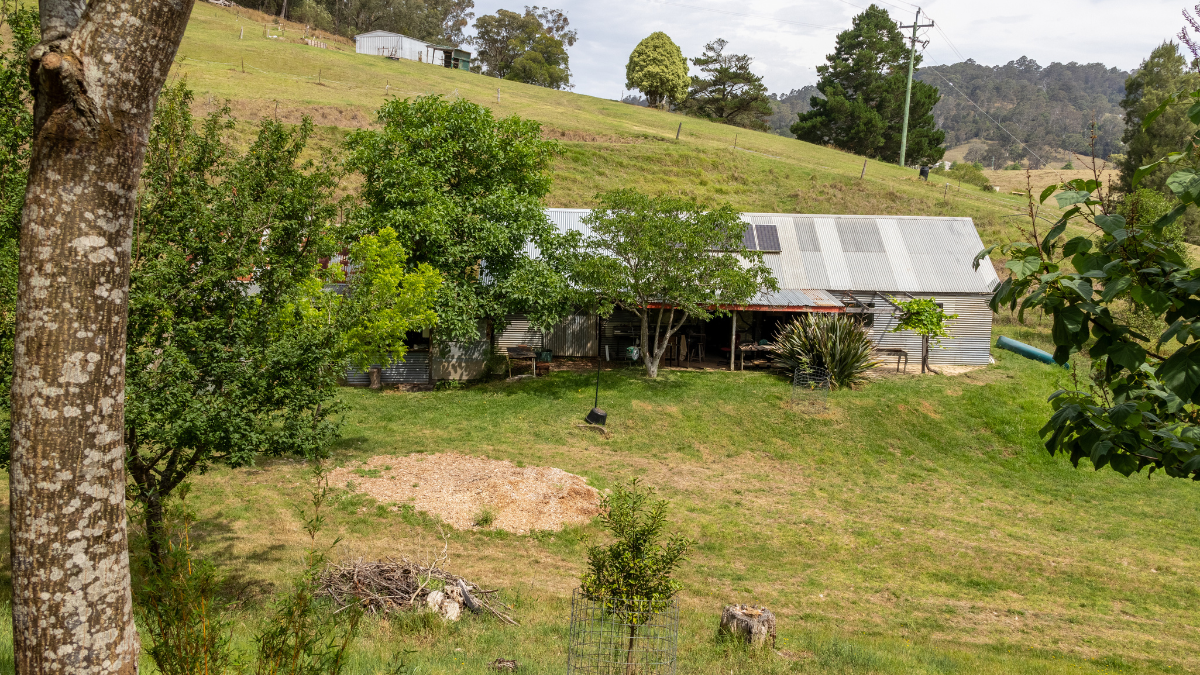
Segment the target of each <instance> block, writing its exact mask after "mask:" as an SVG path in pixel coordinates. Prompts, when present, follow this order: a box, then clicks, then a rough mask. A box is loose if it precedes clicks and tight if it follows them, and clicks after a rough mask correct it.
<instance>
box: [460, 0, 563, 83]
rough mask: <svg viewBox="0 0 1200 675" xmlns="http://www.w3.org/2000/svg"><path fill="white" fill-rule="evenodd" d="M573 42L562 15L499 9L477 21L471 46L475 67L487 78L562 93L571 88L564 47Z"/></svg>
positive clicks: (545, 9)
mask: <svg viewBox="0 0 1200 675" xmlns="http://www.w3.org/2000/svg"><path fill="white" fill-rule="evenodd" d="M575 40H576V33H575V31H574V30H571V29H570V22H569V21H568V19H567V16H566V14H564V13H563V12H561V11H559V10H556V9H550V8H548V7H537V6H533V7H526V8H525V13H524V14H518V13H516V12H512V11H509V10H507V9H501V10H499V11H497V12H496V13H495V14H489V15H485V16H481V17H479V18H478V19H476V20H475V37H473V38H471V44H473V45H475V47H476V48H477V50H478V54H476V63H477V64H478V65H479V66H480V67H481V69H483V71H484V72H486V73H487V74H488V75H491V76H493V77H499V78H503V79H506V80H513V81H514V82H524V83H526V84H536V85H538V86H542V87H549V88H551V89H563V88H567V87H569V86H570V85H571V68H570V59H569V57H568V56H567V47H570V46H572V45H574V44H575Z"/></svg>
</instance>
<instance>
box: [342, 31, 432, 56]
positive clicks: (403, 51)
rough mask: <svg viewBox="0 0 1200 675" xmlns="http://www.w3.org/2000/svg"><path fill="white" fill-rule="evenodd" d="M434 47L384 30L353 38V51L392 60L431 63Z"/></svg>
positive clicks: (422, 41)
mask: <svg viewBox="0 0 1200 675" xmlns="http://www.w3.org/2000/svg"><path fill="white" fill-rule="evenodd" d="M433 47H434V45H432V44H430V43H428V42H425V41H424V40H418V39H416V38H411V37H408V36H407V35H401V34H399V33H391V32H388V31H386V30H373V31H371V32H369V33H362V34H359V35H355V36H354V51H356V52H358V53H359V54H370V55H371V56H386V57H388V58H393V59H408V60H409V61H421V62H423V63H431V62H432V61H433V49H432V48H433Z"/></svg>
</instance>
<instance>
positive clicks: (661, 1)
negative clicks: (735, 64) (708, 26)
mask: <svg viewBox="0 0 1200 675" xmlns="http://www.w3.org/2000/svg"><path fill="white" fill-rule="evenodd" d="M842 1H843V2H845V0H842ZM655 2H656V3H658V4H660V5H671V6H673V7H682V8H684V9H694V10H699V11H701V12H714V13H716V14H725V15H727V16H741V17H745V18H748V19H763V20H765V21H774V22H775V23H786V24H790V25H792V26H803V27H804V28H820V29H823V30H843V29H844V26H820V25H817V24H815V23H804V22H802V21H788V20H786V19H777V18H775V17H770V16H763V15H761V14H745V13H743V12H730V11H728V10H724V9H714V8H712V7H696V6H694V5H684V4H682V3H678V2H668V0H655ZM846 4H850V3H846Z"/></svg>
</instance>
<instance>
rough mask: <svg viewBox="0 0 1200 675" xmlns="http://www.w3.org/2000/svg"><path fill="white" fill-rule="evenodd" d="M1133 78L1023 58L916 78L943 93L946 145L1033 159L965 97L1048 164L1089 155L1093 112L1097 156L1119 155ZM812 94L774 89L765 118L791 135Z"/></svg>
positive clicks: (1003, 159)
mask: <svg viewBox="0 0 1200 675" xmlns="http://www.w3.org/2000/svg"><path fill="white" fill-rule="evenodd" d="M935 71H936V72H935ZM939 75H940V77H939ZM1129 75H1130V73H1128V72H1125V71H1123V70H1119V69H1117V68H1106V67H1105V66H1104V65H1103V64H1100V63H1088V64H1079V63H1074V62H1072V63H1065V64H1064V63H1051V64H1050V65H1048V66H1046V67H1044V68H1043V67H1042V66H1040V65H1038V63H1037V62H1036V61H1034V60H1032V59H1029V58H1026V57H1021V58H1019V59H1017V60H1016V61H1010V62H1008V63H1006V64H1005V65H1003V66H984V65H981V64H978V63H975V61H973V60H967V61H963V62H962V63H955V64H953V65H949V66H930V67H925V68H921V69H920V70H918V71H917V75H916V77H917V79H919V80H921V81H922V82H927V83H929V84H932V85H934V86H935V87H937V88H938V90H939V91H940V92H941V94H942V100H941V102H939V103H938V104H937V106H936V107H935V108H934V109H933V114H934V117H935V118H936V119H937V123H938V126H939V127H940V128H941V129H943V130H944V131H945V132H946V147H948V148H953V147H956V146H959V145H962V144H964V143H971V144H972V148H971V151H970V154H971V157H970V158H969V159H971V160H972V161H981V162H984V163H988V164H990V162H991V159H992V158H993V157H994V158H995V161H996V165H997V166H1000V165H1003V164H1007V163H1009V162H1012V161H1015V160H1025V159H1031V158H1029V157H1028V153H1027V152H1026V151H1025V150H1024V149H1022V148H1021V146H1020V145H1019V144H1018V143H1017V142H1016V141H1014V140H1013V139H1012V138H1011V137H1010V136H1008V135H1007V134H1005V133H1004V132H1003V131H1001V130H1000V129H999V128H998V127H997V126H996V125H995V124H993V123H992V122H990V121H988V119H987V118H986V117H985V116H984V115H983V114H981V113H980V112H979V110H978V109H977V108H975V106H973V105H971V103H970V101H968V100H967V99H966V98H964V96H963V95H964V94H965V95H966V96H967V97H970V98H971V99H972V100H974V101H975V102H976V103H978V104H979V105H980V107H982V108H983V109H984V110H986V111H987V113H988V114H989V115H991V116H992V117H993V118H994V119H995V120H996V121H997V122H999V123H1000V124H1003V125H1004V127H1005V128H1006V129H1008V130H1009V131H1011V132H1012V134H1013V135H1014V136H1016V137H1017V138H1019V139H1021V141H1023V142H1024V143H1025V144H1026V145H1028V146H1029V147H1031V148H1033V150H1034V152H1036V153H1037V154H1038V155H1040V156H1041V157H1042V158H1043V159H1045V160H1046V161H1052V160H1055V161H1057V160H1060V159H1065V157H1066V155H1067V153H1070V152H1074V153H1080V154H1089V153H1090V150H1089V143H1090V140H1089V139H1090V136H1089V125H1090V124H1091V121H1092V118H1093V116H1094V117H1095V119H1096V122H1097V125H1098V132H1099V138H1098V139H1097V142H1096V151H1097V154H1098V155H1099V156H1100V157H1108V156H1109V155H1110V154H1112V153H1114V152H1121V133H1122V132H1123V131H1124V129H1125V122H1124V118H1123V116H1122V115H1123V113H1122V111H1121V108H1120V102H1121V99H1122V98H1123V97H1124V96H1125V78H1126V77H1129ZM947 80H949V81H950V82H953V83H954V85H955V86H954V87H951V86H950V85H948V84H947V83H946V81H947ZM955 87H956V88H957V89H956V88H955ZM813 96H820V93H819V92H817V88H816V87H815V86H812V85H808V86H806V87H803V88H801V89H793V90H792V91H791V92H789V93H787V94H772V95H771V105H772V107H773V108H774V109H775V114H774V115H772V116H771V117H770V118H769V119H768V120H767V122H768V124H770V125H771V130H772V131H774V132H775V133H777V134H779V135H781V136H791V135H792V133H791V131H789V127H791V125H792V123H794V122H795V121H796V115H797V113H802V112H806V111H808V109H809V99H810V98H812V97H813Z"/></svg>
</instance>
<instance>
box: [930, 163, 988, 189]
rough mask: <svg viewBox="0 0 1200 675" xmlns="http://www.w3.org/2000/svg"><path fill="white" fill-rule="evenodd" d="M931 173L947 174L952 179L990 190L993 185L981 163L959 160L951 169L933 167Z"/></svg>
mask: <svg viewBox="0 0 1200 675" xmlns="http://www.w3.org/2000/svg"><path fill="white" fill-rule="evenodd" d="M929 173H930V174H931V175H939V176H945V177H946V178H949V179H951V180H956V181H958V182H960V183H967V184H968V185H974V186H976V187H979V188H982V189H984V190H990V189H991V187H992V185H991V183H990V182H989V181H988V179H987V176H985V175H983V167H982V166H981V165H979V164H972V163H963V162H958V163H956V164H954V165H952V166H951V167H950V169H949V170H946V169H933V170H932V171H930V172H929Z"/></svg>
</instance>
